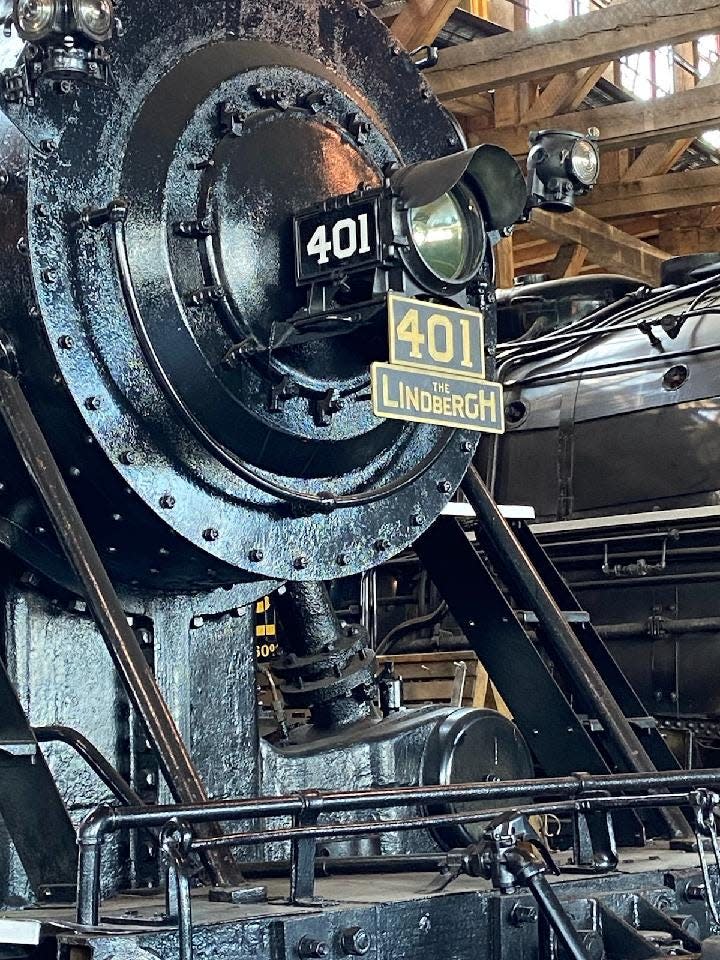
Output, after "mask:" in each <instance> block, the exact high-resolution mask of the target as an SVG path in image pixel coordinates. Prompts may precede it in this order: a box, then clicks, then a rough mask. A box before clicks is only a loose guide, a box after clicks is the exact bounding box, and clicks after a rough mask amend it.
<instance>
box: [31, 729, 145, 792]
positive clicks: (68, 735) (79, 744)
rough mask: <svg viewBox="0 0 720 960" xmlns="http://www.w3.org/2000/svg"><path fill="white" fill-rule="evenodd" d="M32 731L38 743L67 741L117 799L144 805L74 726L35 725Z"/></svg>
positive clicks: (125, 781)
mask: <svg viewBox="0 0 720 960" xmlns="http://www.w3.org/2000/svg"><path fill="white" fill-rule="evenodd" d="M32 732H33V734H34V735H35V738H36V739H37V741H38V743H67V744H68V746H71V747H72V748H73V750H75V752H76V753H77V754H79V756H81V757H82V758H83V760H84V761H85V762H86V763H87V765H88V766H89V767H90V768H91V770H93V771H94V772H95V773H96V774H97V775H98V777H100V779H101V780H102V782H103V783H104V784H105V786H106V787H109V789H110V790H112V792H113V794H114V795H115V797H116V799H117V800H119V801H120V802H121V803H125V804H127V805H128V806H129V807H138V806H142V803H143V801H142V797H141V796H140V794H139V793H138V792H137V791H136V790H133V788H132V787H131V786H130V784H129V783H128V782H127V780H125V778H124V777H121V776H120V774H119V773H118V771H117V770H116V769H115V767H113V765H112V764H111V763H108V761H107V760H106V759H105V757H104V756H103V755H102V754H101V753H100V751H99V750H98V749H97V747H96V746H95V745H94V744H93V743H91V742H90V741H89V740H88V738H87V737H84V736H83V735H82V734H81V733H78V731H77V730H73V729H72V727H64V726H51V727H33V728H32Z"/></svg>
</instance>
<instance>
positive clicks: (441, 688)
mask: <svg viewBox="0 0 720 960" xmlns="http://www.w3.org/2000/svg"><path fill="white" fill-rule="evenodd" d="M402 691H403V702H404V703H417V702H418V701H422V702H423V703H427V702H429V701H436V702H437V701H444V702H446V703H449V702H450V697H451V696H452V692H453V681H452V680H427V681H424V682H423V681H421V680H411V681H410V682H407V681H405V682H403V685H402ZM466 697H467V698H470V699H472V685H471V684H468V683H466V685H465V693H464V697H463V699H465V698H466Z"/></svg>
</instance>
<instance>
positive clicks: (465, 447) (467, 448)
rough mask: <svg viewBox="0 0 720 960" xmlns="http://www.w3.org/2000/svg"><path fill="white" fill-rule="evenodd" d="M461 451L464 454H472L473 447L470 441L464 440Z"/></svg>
mask: <svg viewBox="0 0 720 960" xmlns="http://www.w3.org/2000/svg"><path fill="white" fill-rule="evenodd" d="M460 449H461V450H462V452H463V453H472V452H473V445H472V443H470V441H469V440H463V442H462V443H461V444H460Z"/></svg>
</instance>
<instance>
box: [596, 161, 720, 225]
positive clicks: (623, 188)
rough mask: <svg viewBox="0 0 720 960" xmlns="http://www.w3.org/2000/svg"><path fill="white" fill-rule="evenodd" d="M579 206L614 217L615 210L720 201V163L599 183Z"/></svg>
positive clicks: (656, 209) (662, 210) (638, 211)
mask: <svg viewBox="0 0 720 960" xmlns="http://www.w3.org/2000/svg"><path fill="white" fill-rule="evenodd" d="M581 204H582V208H583V210H585V211H586V212H587V213H589V214H591V215H592V216H594V217H600V218H601V219H603V218H608V217H616V216H617V215H618V213H622V214H623V215H626V216H634V215H637V214H641V213H667V212H668V211H674V210H685V209H688V208H691V207H709V206H712V205H713V204H720V167H705V168H703V169H701V170H685V171H683V172H682V173H666V174H665V175H664V176H661V177H645V179H643V180H634V181H630V182H625V181H622V182H621V183H602V184H599V185H598V186H597V187H595V189H594V190H593V192H592V193H591V194H590V195H589V196H588V197H587V198H586V199H585V200H583V201H581Z"/></svg>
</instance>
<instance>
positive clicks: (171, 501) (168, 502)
mask: <svg viewBox="0 0 720 960" xmlns="http://www.w3.org/2000/svg"><path fill="white" fill-rule="evenodd" d="M160 506H161V507H162V508H163V510H172V509H173V507H174V506H175V497H174V496H173V495H172V494H171V493H164V494H163V495H162V496H161V497H160Z"/></svg>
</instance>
